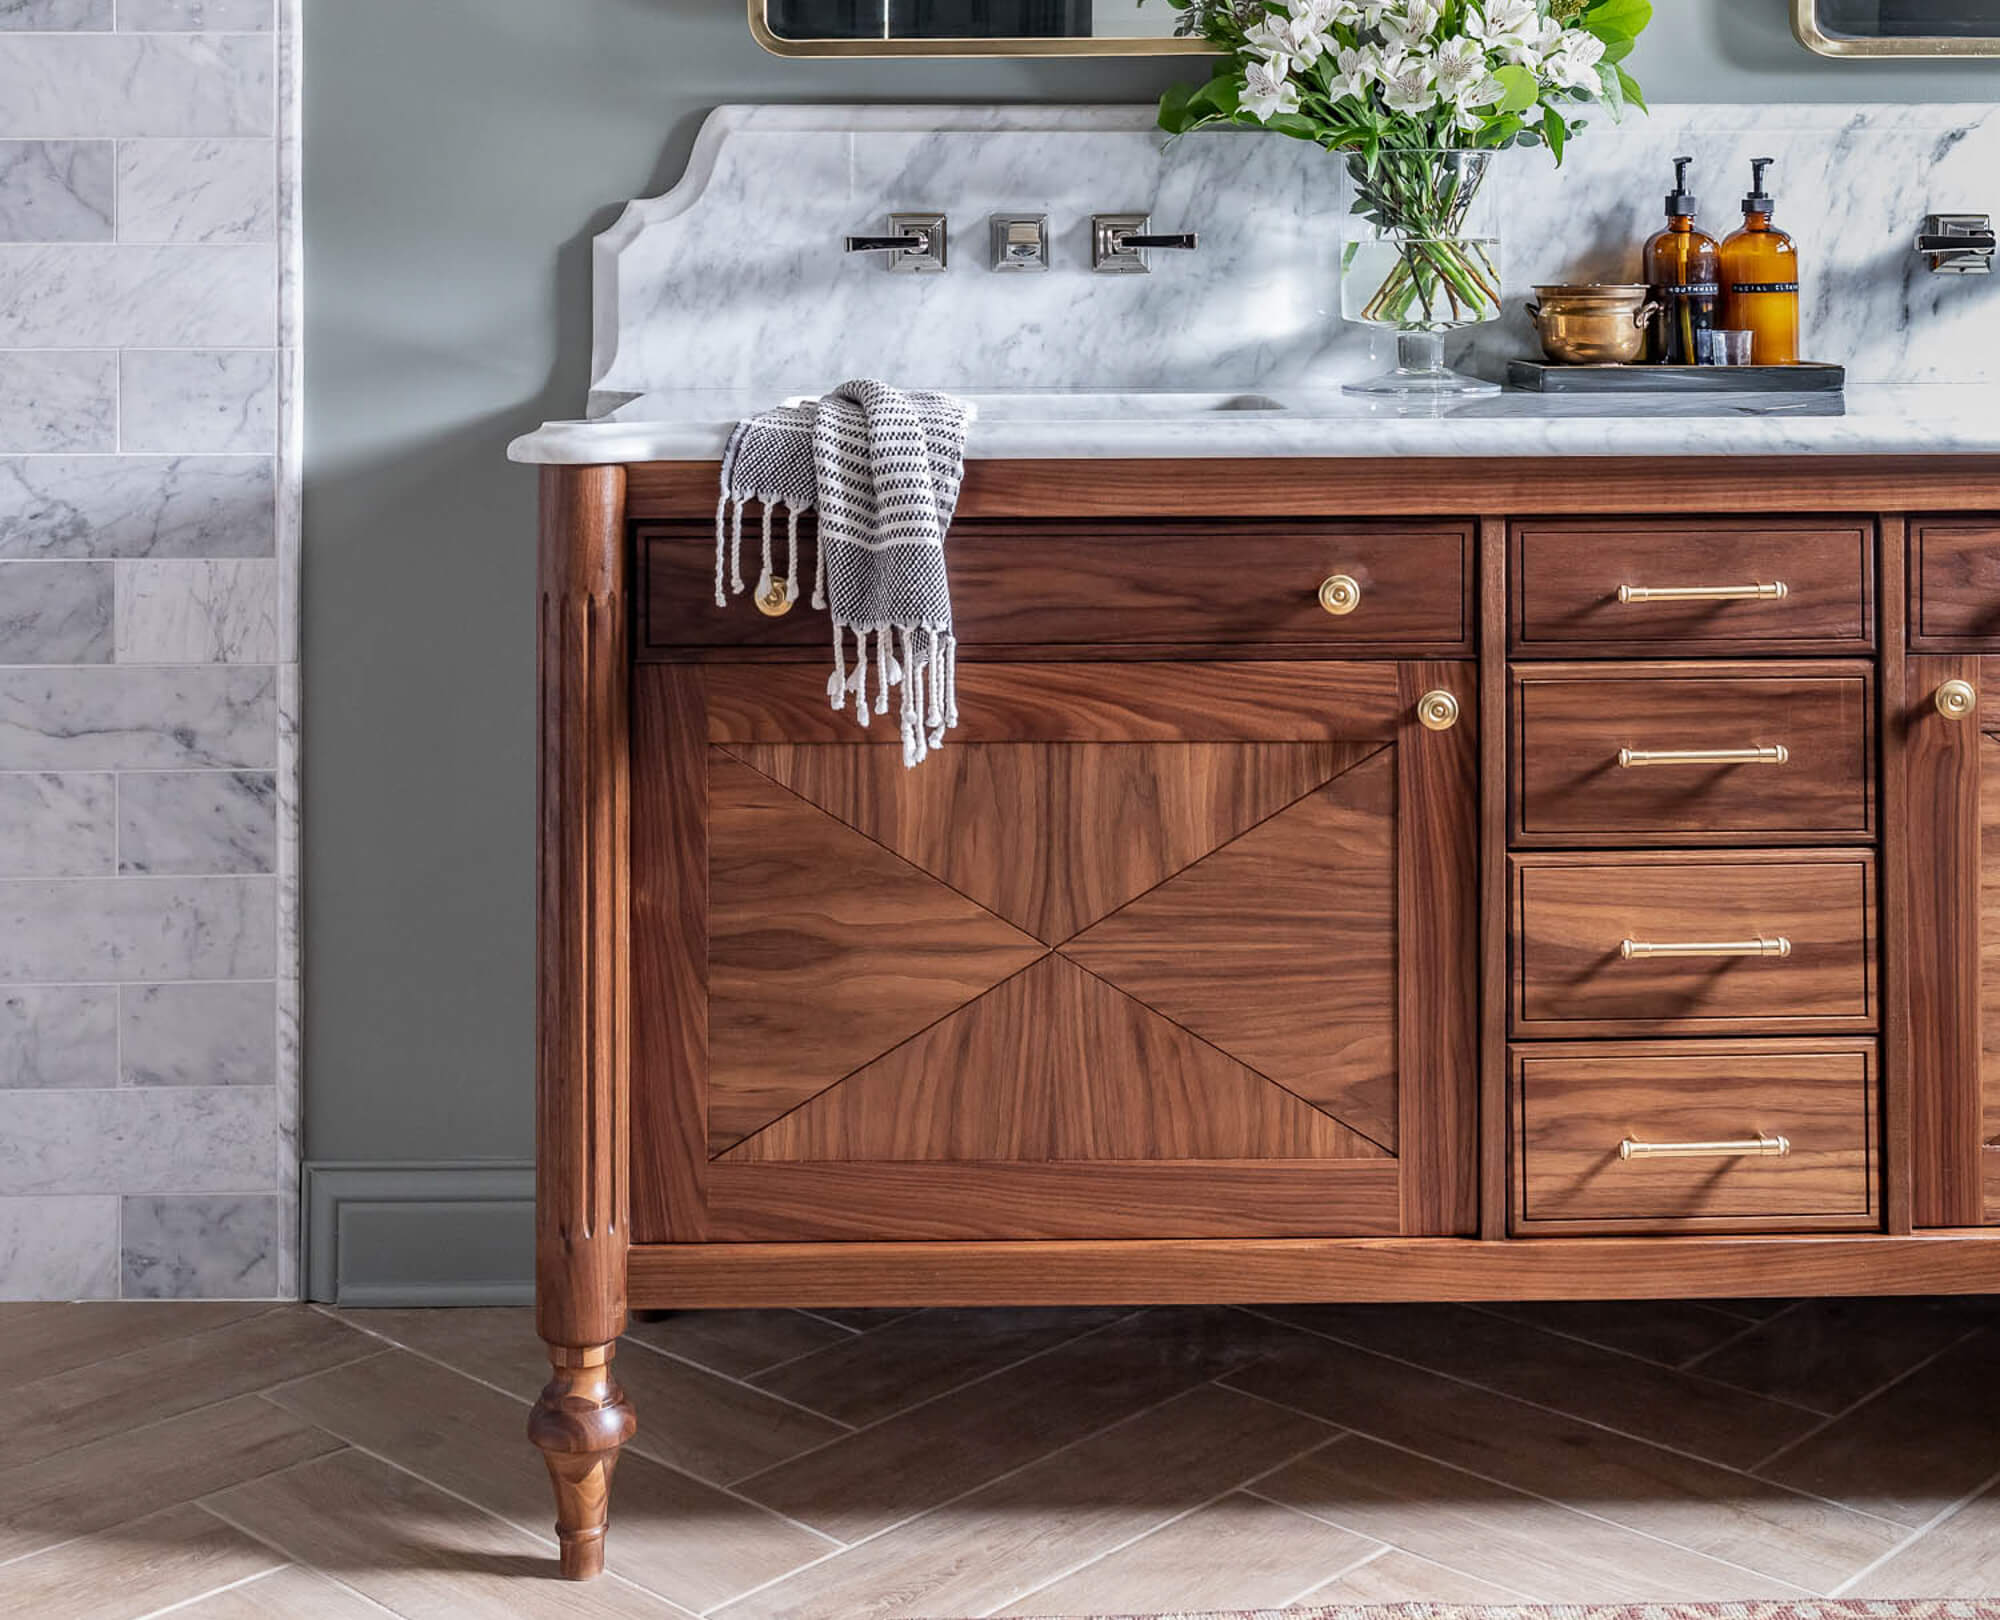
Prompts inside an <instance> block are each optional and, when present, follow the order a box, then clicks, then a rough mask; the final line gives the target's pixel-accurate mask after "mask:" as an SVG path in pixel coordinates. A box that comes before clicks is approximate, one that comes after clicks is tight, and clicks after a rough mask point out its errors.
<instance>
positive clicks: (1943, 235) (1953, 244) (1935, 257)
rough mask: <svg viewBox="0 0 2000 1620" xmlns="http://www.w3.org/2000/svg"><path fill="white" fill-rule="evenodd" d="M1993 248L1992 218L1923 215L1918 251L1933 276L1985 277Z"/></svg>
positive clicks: (1983, 215)
mask: <svg viewBox="0 0 2000 1620" xmlns="http://www.w3.org/2000/svg"><path fill="white" fill-rule="evenodd" d="M1996 246H2000V242H1996V239H1995V237H1994V234H1993V216H1992V215H1991V214H1926V215H1924V228H1923V229H1922V230H1921V231H1919V232H1918V233H1917V251H1918V252H1919V253H1921V254H1922V255H1923V256H1924V262H1925V264H1926V265H1927V266H1928V267H1929V269H1930V272H1931V274H1932V275H1934V276H1983V275H1987V274H1989V273H1990V272H1991V271H1992V269H1993V252H1994V249H1995V247H1996Z"/></svg>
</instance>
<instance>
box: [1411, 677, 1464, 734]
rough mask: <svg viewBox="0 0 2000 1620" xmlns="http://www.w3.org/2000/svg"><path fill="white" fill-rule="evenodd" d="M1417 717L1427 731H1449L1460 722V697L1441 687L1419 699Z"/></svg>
mask: <svg viewBox="0 0 2000 1620" xmlns="http://www.w3.org/2000/svg"><path fill="white" fill-rule="evenodd" d="M1417 718H1418V719H1419V720H1420V721H1422V722H1423V725H1424V729H1425V730H1426V731H1449V730H1451V728H1452V727H1453V726H1455V725H1457V724H1458V699H1457V698H1455V697H1453V696H1452V695H1451V694H1450V693H1449V692H1447V691H1444V690H1443V689H1442V688H1440V689H1439V690H1438V691H1435V692H1426V693H1425V694H1424V695H1423V696H1422V697H1420V698H1418V699H1417Z"/></svg>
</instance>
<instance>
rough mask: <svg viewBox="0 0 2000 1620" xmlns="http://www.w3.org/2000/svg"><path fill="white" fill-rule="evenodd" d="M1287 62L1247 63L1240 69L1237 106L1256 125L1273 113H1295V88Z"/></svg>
mask: <svg viewBox="0 0 2000 1620" xmlns="http://www.w3.org/2000/svg"><path fill="white" fill-rule="evenodd" d="M1290 66H1291V64H1290V63H1288V62H1249V63H1246V64H1245V65H1244V68H1243V94H1242V95H1241V96H1240V97H1238V98H1237V103H1236V104H1237V105H1238V106H1239V107H1241V108H1242V109H1243V110H1244V111H1245V112H1247V113H1248V114H1249V115H1250V116H1251V117H1252V118H1254V119H1256V120H1257V122H1258V123H1260V124H1268V123H1269V122H1270V121H1271V115H1272V114H1273V113H1281V112H1296V111H1297V110H1298V105H1299V87H1298V86H1297V85H1295V84H1293V83H1292V81H1291V76H1290Z"/></svg>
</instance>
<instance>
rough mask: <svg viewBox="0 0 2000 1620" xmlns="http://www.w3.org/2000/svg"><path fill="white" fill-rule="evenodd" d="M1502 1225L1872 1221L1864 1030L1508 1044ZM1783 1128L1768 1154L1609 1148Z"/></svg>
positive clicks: (1870, 1082)
mask: <svg viewBox="0 0 2000 1620" xmlns="http://www.w3.org/2000/svg"><path fill="white" fill-rule="evenodd" d="M1513 1063H1514V1087H1515V1110H1516V1112H1515V1124H1516V1134H1515V1144H1516V1145H1515V1229H1516V1230H1517V1231H1520V1232H1532V1231H1574V1232H1584V1231H1634V1230H1646V1229H1651V1230H1656V1231H1691V1230H1703V1229H1710V1230H1713V1229H1716V1228H1717V1227H1719V1226H1727V1225H1728V1224H1731V1223H1735V1224H1739V1225H1740V1224H1744V1223H1748V1224H1752V1225H1777V1224H1787V1225H1791V1226H1794V1227H1799V1226H1804V1227H1811V1228H1816V1229H1820V1230H1825V1229H1830V1228H1839V1227H1852V1226H1873V1225H1875V1224H1876V1223H1877V1222H1878V1220H1879V1218H1880V1217H1879V1214H1878V1208H1877V1203H1876V1195H1875V1183H1874V1170H1875V1051H1874V1043H1873V1042H1872V1041H1852V1040H1849V1041H1832V1042H1821V1043H1814V1042H1807V1041H1797V1042H1770V1043H1751V1042H1740V1041H1738V1042H1712V1041H1701V1042H1653V1043H1630V1044H1614V1043H1592V1044H1567V1043H1565V1044H1556V1043H1549V1044H1544V1045H1536V1046H1521V1047H1516V1048H1515V1050H1514V1059H1513ZM1759 1134H1766V1135H1771V1136H1783V1137H1784V1138H1786V1139H1787V1140H1788V1141H1789V1142H1790V1144H1791V1151H1790V1152H1789V1153H1788V1154H1786V1155H1784V1156H1783V1157H1775V1156H1773V1157H1755V1158H1743V1157H1720V1156H1717V1157H1704V1158H1634V1159H1630V1160H1627V1159H1621V1158H1620V1156H1619V1144H1620V1142H1622V1141H1624V1140H1626V1139H1628V1138H1629V1139H1632V1140H1636V1141H1640V1142H1716V1141H1738V1140H1747V1139H1750V1138H1754V1137H1756V1136H1758V1135H1759Z"/></svg>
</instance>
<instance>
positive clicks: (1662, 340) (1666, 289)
mask: <svg viewBox="0 0 2000 1620" xmlns="http://www.w3.org/2000/svg"><path fill="white" fill-rule="evenodd" d="M1693 162H1694V159H1693V158H1684V157H1677V158H1675V159H1674V189H1673V190H1672V191H1671V192H1669V193H1668V195H1667V228H1666V229H1665V230H1663V231H1661V232H1659V233H1658V234H1657V235H1656V236H1654V237H1653V238H1652V239H1651V240H1650V241H1649V242H1647V244H1646V270H1645V275H1646V280H1647V282H1648V283H1649V284H1650V285H1651V287H1652V289H1653V302H1654V303H1655V304H1657V305H1658V306H1659V308H1658V309H1657V311H1656V312H1655V313H1654V315H1653V333H1652V342H1651V343H1650V344H1649V345H1648V352H1649V357H1650V358H1651V359H1653V360H1656V361H1659V362H1660V363H1661V364H1663V365H1669V366H1691V365H1693V364H1694V363H1695V336H1694V335H1695V333H1697V332H1706V331H1707V330H1709V328H1710V327H1712V326H1714V325H1715V305H1716V298H1717V296H1718V294H1719V293H1720V292H1721V290H1722V288H1721V281H1722V257H1721V251H1722V250H1721V249H1720V248H1718V247H1717V246H1716V245H1715V238H1714V237H1712V236H1710V235H1709V234H1708V233H1707V232H1706V231H1698V230H1696V229H1695V225H1694V211H1695V207H1696V198H1695V196H1694V194H1693V193H1692V192H1690V191H1689V190H1688V167H1689V165H1690V164H1692V163H1693Z"/></svg>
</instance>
